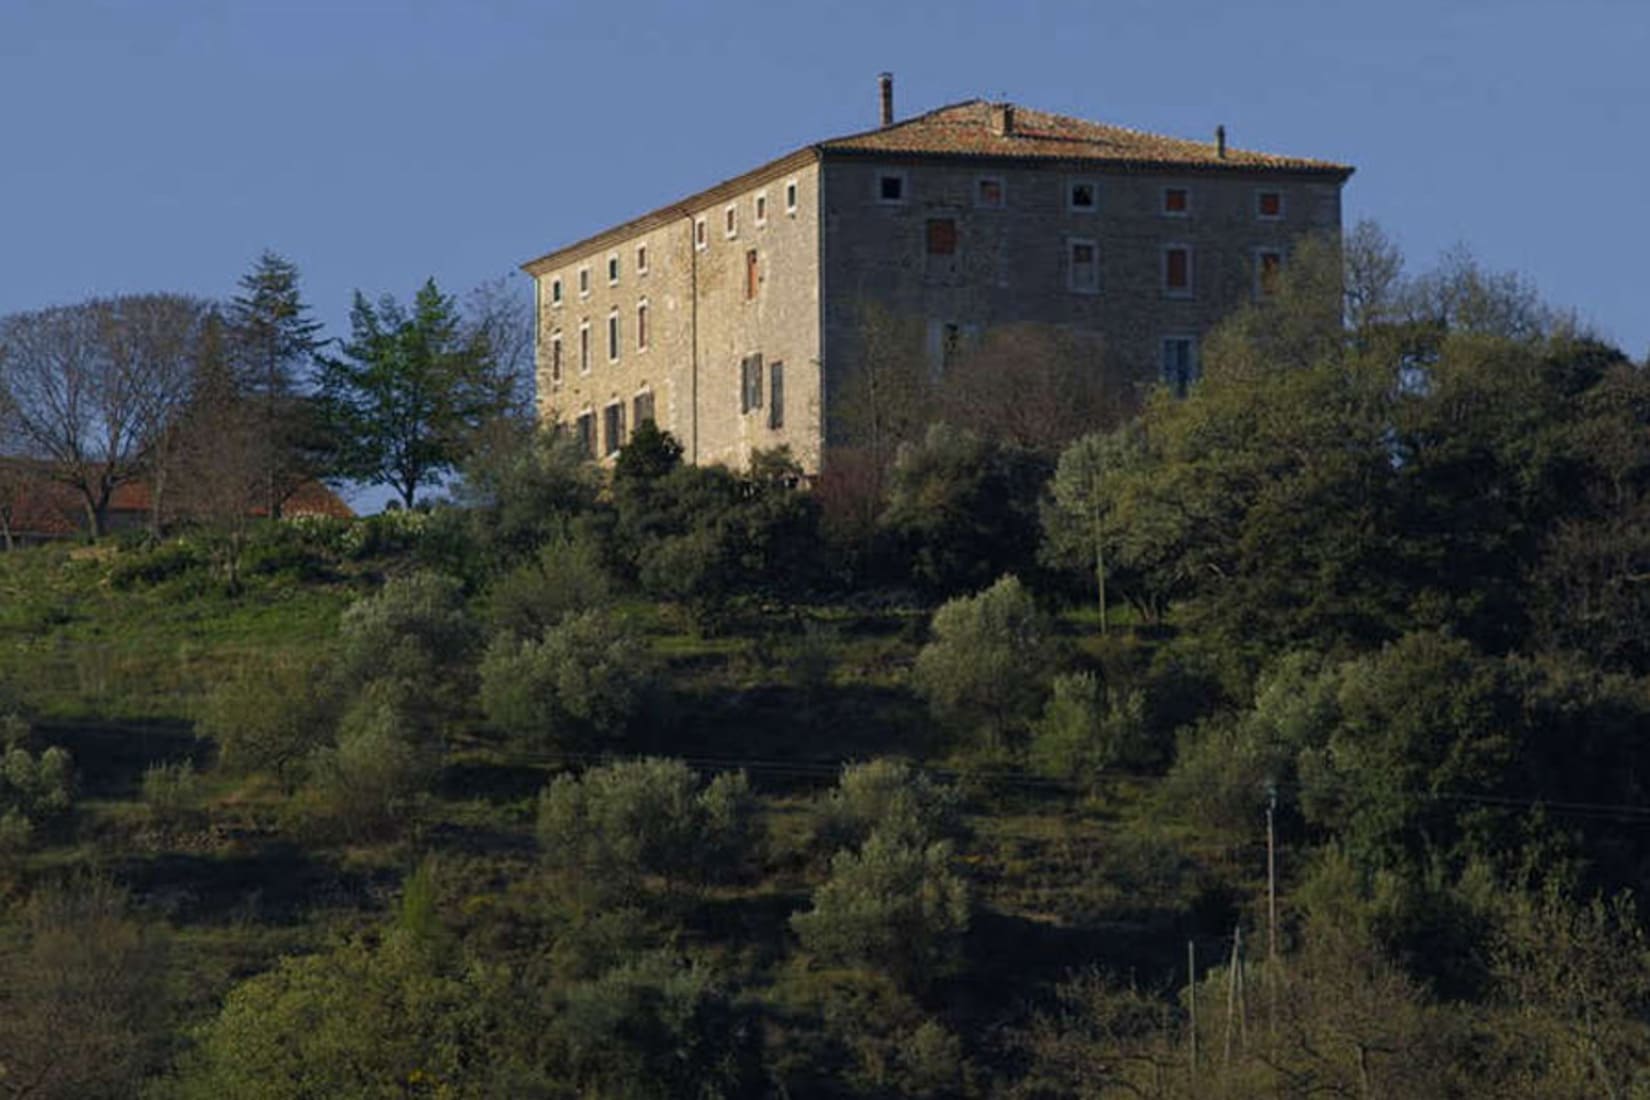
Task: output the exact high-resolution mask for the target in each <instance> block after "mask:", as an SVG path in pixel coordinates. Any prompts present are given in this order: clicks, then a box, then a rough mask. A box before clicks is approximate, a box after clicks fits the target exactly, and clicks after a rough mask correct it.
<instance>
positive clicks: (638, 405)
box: [630, 390, 654, 430]
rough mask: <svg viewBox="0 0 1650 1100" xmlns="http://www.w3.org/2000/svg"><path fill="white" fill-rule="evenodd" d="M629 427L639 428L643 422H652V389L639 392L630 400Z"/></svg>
mask: <svg viewBox="0 0 1650 1100" xmlns="http://www.w3.org/2000/svg"><path fill="white" fill-rule="evenodd" d="M630 405H631V417H630V419H631V422H632V423H631V428H632V430H634V429H636V428H640V427H641V426H642V425H643V424H652V423H654V420H653V391H651V390H649V391H648V392H647V393H639V394H637V395H636V397H635V399H634V400H632V401H631V403H630Z"/></svg>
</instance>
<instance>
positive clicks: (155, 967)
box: [0, 878, 171, 1100]
mask: <svg viewBox="0 0 1650 1100" xmlns="http://www.w3.org/2000/svg"><path fill="white" fill-rule="evenodd" d="M17 916H18V919H17V920H16V921H15V922H12V923H9V924H7V925H4V926H0V1093H3V1094H4V1095H7V1096H12V1097H43V1098H47V1100H59V1098H60V1100H99V1098H103V1097H107V1098H110V1100H114V1098H116V1097H127V1096H131V1095H132V1090H133V1087H134V1085H135V1084H136V1083H137V1082H140V1081H142V1080H143V1078H144V1077H145V1076H147V1075H148V1074H149V1073H151V1072H153V1071H154V1070H155V1069H158V1068H159V1065H160V1063H161V1061H162V1059H163V1057H164V1055H165V1043H166V1039H167V1026H168V1024H169V1023H170V1022H171V1021H170V1019H169V1017H170V1014H171V1005H170V1004H169V1001H168V989H167V981H166V962H167V954H168V951H167V948H168V942H167V938H166V937H165V936H164V935H163V934H162V932H161V930H160V929H158V928H157V927H155V926H154V925H152V924H149V923H146V922H143V921H141V920H139V919H138V918H137V917H136V916H134V915H133V913H132V907H131V904H130V900H129V899H128V897H127V896H126V894H125V892H124V891H122V890H120V889H118V888H117V887H115V886H113V885H111V884H110V883H108V882H106V881H103V880H100V879H92V878H86V879H78V880H71V881H69V882H66V883H62V884H48V885H45V886H43V887H41V888H40V889H38V890H37V891H36V892H35V894H34V896H33V897H31V898H30V899H29V901H28V902H27V903H26V904H25V905H24V906H23V907H22V908H21V911H20V912H19V913H18V914H17Z"/></svg>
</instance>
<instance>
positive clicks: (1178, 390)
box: [1163, 336, 1197, 397]
mask: <svg viewBox="0 0 1650 1100" xmlns="http://www.w3.org/2000/svg"><path fill="white" fill-rule="evenodd" d="M1195 381H1197V355H1196V349H1195V347H1194V345H1193V343H1192V339H1191V337H1189V336H1170V337H1167V338H1165V339H1164V341H1163V384H1164V385H1166V386H1168V387H1169V389H1171V390H1173V391H1174V395H1175V396H1176V397H1185V396H1186V391H1187V390H1188V389H1190V388H1191V385H1192V383H1193V382H1195Z"/></svg>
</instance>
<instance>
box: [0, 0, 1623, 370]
mask: <svg viewBox="0 0 1650 1100" xmlns="http://www.w3.org/2000/svg"><path fill="white" fill-rule="evenodd" d="M884 69H886V70H891V71H892V72H893V73H894V74H895V81H896V85H895V96H896V110H897V112H898V113H899V114H900V115H901V116H904V115H907V114H911V113H916V112H918V111H922V110H927V109H929V108H932V107H936V106H939V105H941V104H944V103H948V102H954V101H957V100H961V99H967V98H971V97H974V96H985V97H991V98H998V97H1004V96H1006V97H1007V98H1009V99H1012V100H1014V101H1015V102H1018V103H1023V104H1026V105H1029V106H1034V107H1038V108H1042V109H1046V110H1053V111H1059V112H1062V113H1068V114H1075V115H1080V116H1083V117H1086V118H1093V119H1098V120H1101V121H1105V122H1113V123H1118V124H1122V125H1127V126H1134V127H1138V128H1141V129H1147V130H1154V131H1158V132H1162V133H1168V134H1174V135H1179V136H1186V137H1197V138H1205V137H1207V136H1208V135H1210V134H1212V132H1213V130H1214V127H1215V125H1216V124H1217V123H1224V124H1225V125H1226V127H1227V130H1228V133H1229V134H1230V137H1231V140H1232V142H1233V143H1234V144H1236V145H1241V146H1245V147H1250V148H1259V149H1264V150H1268V151H1272V152H1281V153H1293V154H1300V155H1307V156H1317V157H1325V158H1329V159H1334V160H1341V161H1346V162H1349V163H1352V164H1355V165H1356V166H1357V167H1358V172H1357V174H1356V175H1355V176H1354V177H1353V178H1352V180H1351V182H1350V183H1349V184H1348V186H1347V189H1346V193H1345V207H1344V212H1345V216H1346V220H1347V222H1348V224H1351V223H1352V222H1354V221H1356V220H1357V219H1359V218H1363V217H1371V218H1374V219H1376V220H1377V221H1379V222H1380V223H1381V224H1382V225H1383V226H1384V227H1385V228H1386V229H1387V231H1388V232H1389V233H1390V234H1391V235H1392V236H1393V237H1394V238H1395V239H1396V240H1397V241H1398V242H1399V244H1400V245H1401V246H1402V247H1403V249H1404V251H1405V253H1406V255H1407V256H1408V258H1409V260H1410V263H1411V267H1412V268H1424V267H1426V266H1428V265H1429V264H1430V263H1431V262H1432V261H1433V260H1434V259H1435V258H1436V257H1437V255H1438V254H1439V253H1440V252H1441V251H1443V250H1445V249H1447V248H1449V247H1450V246H1452V245H1454V244H1456V243H1465V244H1466V245H1468V246H1469V247H1470V248H1471V249H1472V250H1473V251H1474V252H1475V253H1476V254H1477V255H1478V257H1479V258H1480V259H1481V260H1482V261H1483V262H1484V263H1485V264H1486V265H1487V266H1489V267H1492V268H1495V269H1515V270H1517V271H1519V272H1521V273H1523V274H1524V275H1526V276H1527V277H1529V278H1530V279H1531V280H1533V281H1534V283H1535V284H1536V285H1537V286H1538V287H1539V289H1540V290H1541V292H1542V293H1543V295H1544V296H1545V297H1546V298H1547V299H1548V300H1549V301H1551V302H1553V303H1554V304H1557V305H1561V306H1573V307H1575V308H1576V309H1577V310H1578V311H1579V312H1580V314H1581V316H1582V317H1583V318H1584V319H1586V320H1588V321H1589V322H1591V323H1592V324H1593V325H1595V326H1596V327H1597V328H1598V329H1599V330H1600V331H1601V333H1602V334H1603V335H1604V336H1605V337H1606V338H1608V339H1611V340H1613V341H1615V342H1616V343H1618V344H1620V345H1621V346H1623V347H1624V349H1625V350H1627V351H1628V352H1629V353H1630V354H1632V355H1633V356H1635V357H1640V356H1643V355H1645V354H1646V353H1647V352H1650V293H1647V277H1646V274H1645V271H1646V264H1645V256H1646V253H1647V251H1650V203H1647V202H1646V201H1645V199H1646V196H1647V195H1650V3H1646V2H1645V0H1563V2H1560V0H1543V2H1539V3H1538V2H1534V0H1433V2H1430V3H1426V2H1418V0H1385V2H1382V3H1379V4H1376V3H1363V4H1356V5H1354V4H1347V3H1342V2H1339V0H1271V2H1266V3H1241V2H1235V0H1227V2H1219V0H1180V2H1178V3H1170V2H1147V0H1111V2H1089V3H1080V2H1069V0H1068V2H1059V3H1056V2H1035V0H1033V2H1022V3H1003V2H1000V0H999V2H997V3H983V2H973V0H963V2H950V3H892V2H889V0H882V2H865V0H837V2H833V3H827V4H814V5H800V4H789V3H783V2H778V0H770V2H767V3H746V2H735V3H720V4H715V5H692V4H677V3H667V2H661V0H632V2H628V3H617V2H612V3H604V4H595V3H590V4H573V3H556V2H545V0H539V2H536V3H529V2H526V0H408V2H404V3H387V2H380V3H369V2H364V0H353V2H352V0H331V2H320V0H285V2H276V0H265V2H251V0H0V313H7V312H11V311H14V310H20V309H30V308H35V307H39V306H44V305H48V304H53V303H58V302H67V301H74V300H77V299H80V298H83V297H86V296H88V295H92V294H108V293H117V292H127V291H140V290H176V291H185V292H191V293H196V294H202V295H216V296H222V295H228V294H230V293H231V292H232V291H233V289H234V283H235V280H236V278H237V277H238V276H239V275H240V274H241V273H242V272H243V271H245V270H246V268H247V267H248V266H249V265H250V263H251V262H252V260H253V259H254V258H255V257H256V256H257V254H258V253H259V251H260V250H262V249H263V248H265V247H269V248H274V249H275V250H277V251H279V252H281V253H283V254H284V255H286V256H287V257H288V258H289V259H291V260H293V261H294V262H296V263H297V264H298V265H299V267H300V269H301V270H302V272H303V275H304V281H305V282H304V285H305V290H306V293H307V295H308V297H309V299H310V301H311V302H312V303H313V304H314V305H315V307H316V310H317V313H318V315H319V316H320V317H321V318H322V319H323V320H324V321H325V322H326V323H327V324H328V326H329V331H330V333H331V334H333V335H340V334H342V333H343V332H344V326H345V323H346V316H347V311H348V307H349V299H350V294H351V292H352V290H354V289H355V288H357V287H359V288H361V289H362V290H365V291H366V292H368V293H369V294H372V295H376V294H379V293H382V292H390V293H394V294H396V295H397V296H400V297H406V296H408V295H410V294H411V293H412V291H413V290H414V289H415V288H416V287H417V285H418V284H419V283H420V282H421V281H422V280H423V279H424V278H425V277H426V276H432V275H433V276H434V277H435V278H436V280H437V281H438V282H439V283H440V284H441V285H442V286H443V288H445V289H448V290H452V291H463V290H466V289H468V288H469V287H471V286H474V285H475V284H477V283H479V282H481V281H483V280H485V279H488V278H491V277H494V276H498V275H503V274H506V273H509V272H512V271H514V269H515V267H516V265H517V264H519V263H520V262H522V261H524V260H527V259H530V258H532V257H533V256H536V255H538V254H540V253H542V252H545V251H548V250H549V249H551V248H553V247H555V246H557V245H560V244H564V243H567V242H568V241H571V240H574V239H576V238H578V237H581V236H584V235H586V234H588V233H590V232H593V231H595V230H597V229H600V228H603V227H605V226H606V225H608V224H610V223H612V222H615V221H618V220H621V219H623V218H626V217H629V216H631V215H634V214H638V213H641V212H643V211H645V210H647V209H650V208H651V207H653V206H656V205H659V204H662V203H664V202H666V201H669V200H671V199H674V198H677V197H679V196H681V195H684V194H687V193H689V192H691V191H694V190H697V189H699V188H701V187H704V186H707V185H709V184H711V183H714V182H717V181H719V180H721V179H723V178H726V177H727V176H730V175H733V174H736V173H737V172H740V171H743V170H744V169H746V168H749V167H752V166H754V165H755V164H757V163H759V162H761V161H763V160H766V159H769V158H771V157H774V156H777V155H780V154H782V153H785V152H788V151H790V150H792V149H795V148H797V147H799V146H801V145H805V144H807V143H808V142H810V141H813V140H816V139H820V138H824V137H829V136H834V135H837V134H841V133H848V132H853V131H856V130H861V129H866V128H868V127H870V126H872V125H874V123H875V104H876V100H875V78H876V74H877V73H878V72H879V71H881V70H884ZM516 277H517V278H518V279H525V277H524V276H519V275H518V276H516Z"/></svg>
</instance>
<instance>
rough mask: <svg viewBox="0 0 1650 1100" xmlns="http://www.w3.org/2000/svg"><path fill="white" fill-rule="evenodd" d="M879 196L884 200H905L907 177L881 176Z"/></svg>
mask: <svg viewBox="0 0 1650 1100" xmlns="http://www.w3.org/2000/svg"><path fill="white" fill-rule="evenodd" d="M877 197H878V198H880V199H881V200H882V201H883V202H903V201H904V199H905V177H904V176H883V177H881V178H880V179H879V180H878V181H877Z"/></svg>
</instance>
